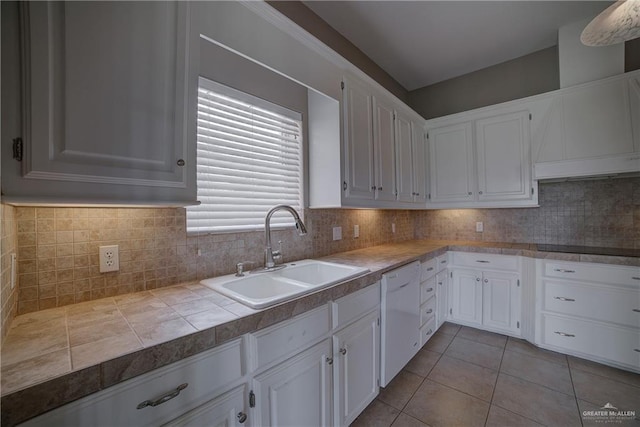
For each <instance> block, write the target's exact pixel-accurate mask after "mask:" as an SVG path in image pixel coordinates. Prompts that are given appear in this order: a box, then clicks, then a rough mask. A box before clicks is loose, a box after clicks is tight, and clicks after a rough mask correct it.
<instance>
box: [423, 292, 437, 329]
mask: <svg viewBox="0 0 640 427" xmlns="http://www.w3.org/2000/svg"><path fill="white" fill-rule="evenodd" d="M435 315H436V299H435V297H434V298H431V299H430V300H429V301H427V302H425V303H424V304H422V306H421V307H420V324H421V325H424V324H425V323H426V322H427V321H428V320H429V319H431V318H432V317H434V316H435Z"/></svg>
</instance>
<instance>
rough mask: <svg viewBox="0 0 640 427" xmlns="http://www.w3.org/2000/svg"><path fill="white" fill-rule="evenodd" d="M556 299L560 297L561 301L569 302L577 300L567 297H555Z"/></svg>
mask: <svg viewBox="0 0 640 427" xmlns="http://www.w3.org/2000/svg"><path fill="white" fill-rule="evenodd" d="M553 298H554V299H559V300H560V301H569V302H574V301H575V300H574V299H573V298H565V297H553Z"/></svg>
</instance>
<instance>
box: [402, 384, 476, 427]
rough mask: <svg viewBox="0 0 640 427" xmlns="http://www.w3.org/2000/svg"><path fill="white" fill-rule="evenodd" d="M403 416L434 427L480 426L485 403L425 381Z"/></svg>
mask: <svg viewBox="0 0 640 427" xmlns="http://www.w3.org/2000/svg"><path fill="white" fill-rule="evenodd" d="M403 412H405V413H406V414H408V415H410V416H412V417H413V418H416V419H418V420H420V421H422V422H423V423H426V424H428V425H430V426H434V427H437V426H465V427H474V426H483V425H484V422H485V420H486V418H487V413H488V412H489V403H487V402H484V401H482V400H480V399H477V398H475V397H472V396H469V395H468V394H465V393H461V392H459V391H457V390H453V389H451V388H449V387H445V386H443V385H440V384H437V383H434V382H433V381H429V380H428V379H426V380H424V382H423V383H422V385H421V386H420V388H419V389H418V390H417V391H416V393H415V394H414V395H413V397H412V398H411V400H410V401H409V403H408V404H407V406H406V407H405V408H404V411H403Z"/></svg>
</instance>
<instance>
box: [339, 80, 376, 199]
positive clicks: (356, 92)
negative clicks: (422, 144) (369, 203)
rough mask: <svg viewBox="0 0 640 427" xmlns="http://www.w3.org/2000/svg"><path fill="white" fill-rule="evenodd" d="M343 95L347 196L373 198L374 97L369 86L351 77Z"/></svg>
mask: <svg viewBox="0 0 640 427" xmlns="http://www.w3.org/2000/svg"><path fill="white" fill-rule="evenodd" d="M343 95H344V107H343V108H344V130H345V138H344V140H345V151H344V154H345V163H344V169H345V170H344V174H345V181H346V182H347V190H346V197H347V198H350V199H368V200H373V198H374V197H375V187H374V186H375V178H374V168H373V160H374V158H373V122H372V119H373V115H372V112H371V107H372V99H371V98H372V97H371V94H370V93H369V91H368V90H367V88H366V87H364V86H361V85H359V84H358V83H356V82H354V81H352V80H349V81H345V87H344V91H343Z"/></svg>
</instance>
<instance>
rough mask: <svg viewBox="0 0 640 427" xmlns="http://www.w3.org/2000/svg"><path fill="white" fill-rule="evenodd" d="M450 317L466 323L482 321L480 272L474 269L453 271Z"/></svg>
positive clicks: (479, 322)
mask: <svg viewBox="0 0 640 427" xmlns="http://www.w3.org/2000/svg"><path fill="white" fill-rule="evenodd" d="M451 317H452V319H454V320H461V321H464V322H467V323H477V324H481V323H482V272H480V271H476V270H455V271H454V272H453V281H452V283H451Z"/></svg>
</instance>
